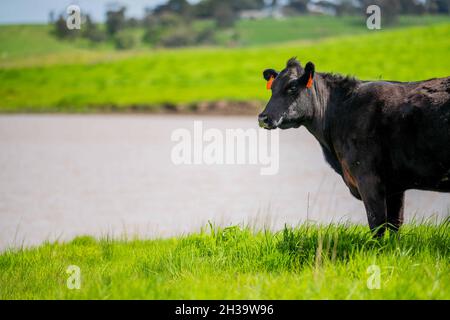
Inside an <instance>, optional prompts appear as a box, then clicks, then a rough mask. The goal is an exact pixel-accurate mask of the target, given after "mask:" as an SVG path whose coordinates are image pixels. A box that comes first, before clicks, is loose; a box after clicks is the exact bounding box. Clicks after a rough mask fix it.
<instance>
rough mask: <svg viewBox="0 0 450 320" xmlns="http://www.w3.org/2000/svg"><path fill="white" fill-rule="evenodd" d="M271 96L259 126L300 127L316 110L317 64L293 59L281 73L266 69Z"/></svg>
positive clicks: (269, 127) (260, 118) (273, 127)
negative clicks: (314, 88)
mask: <svg viewBox="0 0 450 320" xmlns="http://www.w3.org/2000/svg"><path fill="white" fill-rule="evenodd" d="M263 76H264V79H266V80H267V81H268V86H267V88H268V89H269V88H270V89H271V90H272V96H271V97H270V100H269V102H268V103H267V106H266V108H265V109H264V111H263V112H261V114H260V115H259V117H258V120H259V125H260V126H261V127H263V128H265V129H275V128H280V129H288V128H298V127H299V126H300V125H302V124H303V123H304V122H305V120H306V119H308V117H310V116H312V113H313V100H312V99H313V95H312V88H313V85H314V64H313V63H312V62H308V63H307V64H306V65H305V68H302V67H301V65H300V63H299V62H298V61H297V60H296V59H295V58H292V59H290V60H289V61H288V62H287V65H286V68H285V69H284V70H283V71H281V72H280V73H278V72H277V71H275V70H273V69H266V70H264V72H263Z"/></svg>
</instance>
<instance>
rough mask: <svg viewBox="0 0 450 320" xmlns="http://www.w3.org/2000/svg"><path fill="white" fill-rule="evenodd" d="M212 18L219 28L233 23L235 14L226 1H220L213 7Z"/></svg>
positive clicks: (227, 26) (230, 25)
mask: <svg viewBox="0 0 450 320" xmlns="http://www.w3.org/2000/svg"><path fill="white" fill-rule="evenodd" d="M214 19H215V20H216V25H217V26H218V27H219V28H229V27H232V26H233V25H234V22H235V20H236V15H235V13H234V11H233V9H232V7H231V5H230V4H229V3H228V2H225V1H224V2H222V3H220V4H218V5H217V6H216V7H215V8H214Z"/></svg>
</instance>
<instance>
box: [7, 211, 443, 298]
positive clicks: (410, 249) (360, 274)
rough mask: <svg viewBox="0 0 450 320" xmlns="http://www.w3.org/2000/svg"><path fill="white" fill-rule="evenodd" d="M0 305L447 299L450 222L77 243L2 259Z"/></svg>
mask: <svg viewBox="0 0 450 320" xmlns="http://www.w3.org/2000/svg"><path fill="white" fill-rule="evenodd" d="M69 265H76V266H78V267H79V268H80V271H81V287H80V289H79V290H69V289H68V288H67V285H66V281H67V278H68V276H69V275H68V274H66V269H67V268H68V266H69ZM371 265H376V266H378V267H379V270H380V274H379V275H380V278H379V279H380V287H379V289H372V290H371V289H369V288H368V286H367V281H368V279H369V277H371V276H373V275H374V273H373V271H371V269H369V272H368V268H369V266H371ZM369 282H370V281H369ZM370 283H372V282H370ZM0 298H1V299H55V298H56V299H450V221H449V220H447V222H443V223H441V224H439V225H431V224H421V225H408V226H405V228H404V229H403V230H402V231H401V233H400V234H399V235H392V234H391V235H386V236H385V237H384V238H383V239H380V240H373V239H372V238H371V236H370V234H369V232H368V229H367V228H366V227H365V226H356V225H328V226H314V225H303V226H300V227H297V228H294V229H290V228H286V229H285V230H283V231H280V232H275V233H274V232H270V231H252V230H251V229H249V228H240V227H238V226H234V227H229V228H217V227H215V228H205V229H204V230H203V231H202V232H200V233H197V234H191V235H187V236H183V237H179V238H172V239H166V240H145V241H144V240H111V239H104V240H95V239H93V238H91V237H78V238H75V239H74V240H73V241H71V242H70V243H51V244H50V243H48V244H44V245H41V246H39V247H37V248H34V249H21V250H10V251H7V252H3V253H2V254H1V255H0Z"/></svg>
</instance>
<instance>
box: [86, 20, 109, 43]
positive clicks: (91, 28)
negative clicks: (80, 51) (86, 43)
mask: <svg viewBox="0 0 450 320" xmlns="http://www.w3.org/2000/svg"><path fill="white" fill-rule="evenodd" d="M81 31H82V35H83V37H85V38H87V39H89V40H91V41H92V42H102V41H104V40H106V34H105V33H104V32H103V31H101V30H100V29H99V28H98V27H97V25H96V24H95V23H94V22H93V21H92V19H91V17H90V15H86V18H85V22H84V24H83V28H82V29H81Z"/></svg>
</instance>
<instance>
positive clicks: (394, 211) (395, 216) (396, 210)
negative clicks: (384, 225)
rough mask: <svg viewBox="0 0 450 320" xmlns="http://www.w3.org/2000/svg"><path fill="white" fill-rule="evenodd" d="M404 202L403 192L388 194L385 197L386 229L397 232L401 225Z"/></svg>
mask: <svg viewBox="0 0 450 320" xmlns="http://www.w3.org/2000/svg"><path fill="white" fill-rule="evenodd" d="M404 200H405V193H404V192H397V193H393V194H389V195H388V196H387V197H386V206H387V222H388V228H389V229H391V230H393V231H398V229H399V228H400V227H401V225H402V224H403V208H404V206H403V203H404Z"/></svg>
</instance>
